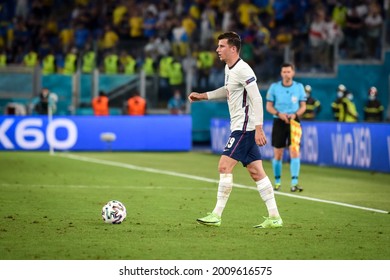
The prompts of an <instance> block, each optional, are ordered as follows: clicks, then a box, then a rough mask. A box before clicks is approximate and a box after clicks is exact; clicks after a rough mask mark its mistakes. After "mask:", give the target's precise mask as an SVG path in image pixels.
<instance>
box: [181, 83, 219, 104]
mask: <svg viewBox="0 0 390 280" xmlns="http://www.w3.org/2000/svg"><path fill="white" fill-rule="evenodd" d="M221 98H226V89H225V88H224V87H220V88H218V89H216V90H213V91H209V92H204V93H198V92H191V93H190V95H189V96H188V100H189V101H190V102H194V101H201V100H210V99H221Z"/></svg>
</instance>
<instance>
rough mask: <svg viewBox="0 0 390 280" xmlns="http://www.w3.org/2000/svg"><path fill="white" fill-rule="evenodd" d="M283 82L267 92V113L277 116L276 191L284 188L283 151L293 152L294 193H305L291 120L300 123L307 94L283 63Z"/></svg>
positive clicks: (274, 129)
mask: <svg viewBox="0 0 390 280" xmlns="http://www.w3.org/2000/svg"><path fill="white" fill-rule="evenodd" d="M280 75H281V77H282V79H281V81H278V82H275V83H273V84H271V86H270V88H269V89H268V92H267V105H266V109H267V111H268V112H269V113H270V114H272V115H273V116H274V120H273V126H272V147H274V158H273V160H272V169H273V172H274V176H275V186H274V189H275V190H279V189H280V186H281V176H282V162H283V152H284V148H286V147H289V149H290V158H291V162H290V172H291V191H292V192H295V191H300V192H301V191H303V189H302V188H301V187H300V186H299V185H298V177H299V170H300V166H301V159H300V153H299V149H292V146H291V132H290V120H295V121H297V122H299V118H300V117H301V116H302V115H303V113H304V112H305V111H306V95H305V90H304V87H303V85H302V84H301V83H298V82H296V81H294V80H293V77H294V75H295V66H294V65H293V64H292V63H283V64H282V66H281V72H280Z"/></svg>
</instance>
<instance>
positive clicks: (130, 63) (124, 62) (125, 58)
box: [119, 50, 137, 75]
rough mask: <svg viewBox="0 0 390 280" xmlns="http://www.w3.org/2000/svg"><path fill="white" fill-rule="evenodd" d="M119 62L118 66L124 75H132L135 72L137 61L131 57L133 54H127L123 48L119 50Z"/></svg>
mask: <svg viewBox="0 0 390 280" xmlns="http://www.w3.org/2000/svg"><path fill="white" fill-rule="evenodd" d="M119 62H120V68H121V72H122V73H124V74H126V75H134V74H135V73H136V71H137V69H136V66H137V61H136V60H135V59H134V58H133V56H131V55H130V54H128V53H127V52H126V51H125V50H122V51H121V55H120V57H119Z"/></svg>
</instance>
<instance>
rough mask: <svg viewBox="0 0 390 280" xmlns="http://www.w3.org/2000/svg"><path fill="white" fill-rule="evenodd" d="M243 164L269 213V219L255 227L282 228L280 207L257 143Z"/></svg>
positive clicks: (249, 151)
mask: <svg viewBox="0 0 390 280" xmlns="http://www.w3.org/2000/svg"><path fill="white" fill-rule="evenodd" d="M242 162H243V164H244V166H246V168H247V170H248V172H249V175H250V176H251V178H252V179H253V181H255V182H256V186H257V190H258V192H259V194H260V197H261V199H262V200H263V201H264V203H265V206H266V207H267V211H268V217H266V218H265V221H264V222H263V223H261V224H259V225H256V226H255V227H258V228H274V227H281V226H282V225H283V221H282V219H281V218H280V215H279V211H278V207H277V205H276V200H275V194H274V190H273V187H272V183H271V181H270V180H269V178H268V176H267V174H266V173H265V171H264V167H263V162H262V160H261V154H260V150H259V148H258V147H257V145H256V143H255V142H253V145H252V148H251V149H249V150H248V153H247V156H246V157H245V159H244V160H243V161H242Z"/></svg>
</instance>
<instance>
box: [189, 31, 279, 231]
mask: <svg viewBox="0 0 390 280" xmlns="http://www.w3.org/2000/svg"><path fill="white" fill-rule="evenodd" d="M240 48H241V38H240V36H239V35H238V34H237V33H235V32H226V33H223V34H221V35H219V36H218V47H217V50H216V51H217V54H218V56H219V58H220V60H221V61H224V62H225V63H226V66H225V85H224V86H222V87H220V88H218V89H216V90H213V91H209V92H204V93H198V92H191V94H190V95H189V96H188V99H189V101H190V102H194V101H201V100H212V99H222V98H223V99H227V102H228V105H229V113H230V130H231V134H230V137H229V140H228V142H227V144H226V146H225V148H224V150H223V153H222V155H221V158H220V160H219V164H218V171H219V174H220V179H219V184H218V193H217V203H216V205H215V208H214V210H213V211H212V212H211V213H208V215H207V216H205V217H203V218H199V219H197V222H198V223H200V224H203V225H207V226H220V225H221V221H222V219H221V217H222V212H223V210H224V208H225V206H226V203H227V201H228V198H229V195H230V193H231V191H232V188H233V169H234V167H235V166H236V164H237V163H238V162H239V161H240V162H241V163H242V165H243V166H244V167H246V168H247V170H248V172H249V174H250V176H251V178H252V179H253V180H254V181H255V182H256V186H257V189H258V191H259V193H260V196H261V198H262V199H263V201H264V202H265V205H266V207H267V210H268V216H267V217H266V219H265V221H264V222H263V223H261V224H259V225H255V226H254V227H255V228H279V227H282V226H283V221H282V219H281V217H280V215H279V211H278V207H277V205H276V200H275V196H274V190H273V187H272V183H271V181H270V180H269V178H268V176H267V174H266V173H265V171H264V168H263V164H262V158H261V154H260V150H259V147H258V146H264V145H265V144H266V143H267V139H266V137H265V134H264V131H263V100H262V97H261V95H260V91H259V88H258V86H257V83H256V81H257V79H256V75H255V73H254V72H253V70H252V68H251V67H250V66H249V65H248V64H247V63H246V62H245V61H243V60H242V59H241V58H240Z"/></svg>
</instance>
